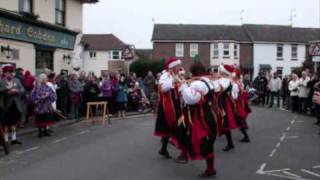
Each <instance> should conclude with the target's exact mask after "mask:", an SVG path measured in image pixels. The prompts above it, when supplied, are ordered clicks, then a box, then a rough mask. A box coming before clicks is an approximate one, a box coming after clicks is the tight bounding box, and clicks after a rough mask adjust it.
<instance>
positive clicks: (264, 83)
mask: <svg viewBox="0 0 320 180" xmlns="http://www.w3.org/2000/svg"><path fill="white" fill-rule="evenodd" d="M247 84H248V86H250V87H253V88H254V89H255V90H256V95H257V96H256V98H255V99H254V101H253V103H255V104H260V105H262V106H265V105H266V106H268V107H270V108H271V107H273V106H274V103H275V100H276V104H277V107H278V108H282V109H286V110H289V111H292V112H293V113H299V114H303V115H310V116H316V118H317V121H316V122H315V124H316V125H319V126H320V106H319V103H318V102H319V101H318V99H319V98H320V94H319V93H320V70H318V71H317V73H313V72H311V71H310V70H309V69H305V70H303V71H302V72H301V73H300V74H298V73H296V72H292V73H291V74H290V75H287V76H285V77H284V78H282V77H280V76H279V75H278V74H277V73H273V74H272V75H270V76H267V75H266V74H265V73H264V72H260V73H259V75H258V76H257V77H256V78H255V79H254V81H253V82H252V83H250V82H249V83H247Z"/></svg>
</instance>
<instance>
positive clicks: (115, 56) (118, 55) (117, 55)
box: [112, 51, 120, 60]
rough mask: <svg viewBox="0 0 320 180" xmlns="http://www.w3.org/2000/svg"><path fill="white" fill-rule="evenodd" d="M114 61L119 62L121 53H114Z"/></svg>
mask: <svg viewBox="0 0 320 180" xmlns="http://www.w3.org/2000/svg"><path fill="white" fill-rule="evenodd" d="M112 59H113V60H119V59H120V51H112Z"/></svg>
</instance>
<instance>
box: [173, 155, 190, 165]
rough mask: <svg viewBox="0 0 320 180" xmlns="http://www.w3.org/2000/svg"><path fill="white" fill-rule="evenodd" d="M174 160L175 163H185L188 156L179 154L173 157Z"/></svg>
mask: <svg viewBox="0 0 320 180" xmlns="http://www.w3.org/2000/svg"><path fill="white" fill-rule="evenodd" d="M175 162H176V163H177V164H187V163H188V158H187V157H186V156H183V155H180V156H178V157H177V158H176V159H175Z"/></svg>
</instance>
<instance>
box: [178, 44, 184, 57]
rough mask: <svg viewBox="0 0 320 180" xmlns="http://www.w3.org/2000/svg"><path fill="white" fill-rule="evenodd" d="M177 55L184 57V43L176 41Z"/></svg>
mask: <svg viewBox="0 0 320 180" xmlns="http://www.w3.org/2000/svg"><path fill="white" fill-rule="evenodd" d="M176 57H184V44H183V43H176Z"/></svg>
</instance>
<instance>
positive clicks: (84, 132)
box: [78, 130, 90, 135]
mask: <svg viewBox="0 0 320 180" xmlns="http://www.w3.org/2000/svg"><path fill="white" fill-rule="evenodd" d="M89 132H90V131H89V130H84V131H81V132H79V133H78V134H79V135H83V134H87V133H89Z"/></svg>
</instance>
